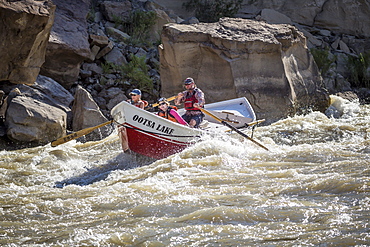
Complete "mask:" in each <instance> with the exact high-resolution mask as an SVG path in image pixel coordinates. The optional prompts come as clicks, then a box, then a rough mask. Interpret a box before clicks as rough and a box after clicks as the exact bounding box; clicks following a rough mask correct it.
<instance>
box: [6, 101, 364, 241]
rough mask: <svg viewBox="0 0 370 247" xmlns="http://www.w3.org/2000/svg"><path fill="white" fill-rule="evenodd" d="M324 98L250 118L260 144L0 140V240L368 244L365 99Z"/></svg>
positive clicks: (235, 139) (234, 140)
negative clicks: (152, 146)
mask: <svg viewBox="0 0 370 247" xmlns="http://www.w3.org/2000/svg"><path fill="white" fill-rule="evenodd" d="M332 99H333V105H332V107H330V109H329V110H328V113H327V114H326V115H325V114H323V113H319V112H311V113H307V114H306V115H301V116H295V117H291V118H287V119H284V120H281V121H279V122H276V123H274V124H272V125H270V126H265V127H259V128H257V129H256V131H255V133H254V138H256V140H258V141H259V142H261V143H263V144H264V145H265V146H267V147H268V148H269V149H270V151H266V150H264V149H262V148H260V147H258V146H257V145H255V144H254V143H252V142H250V141H249V140H243V139H242V137H239V136H232V137H230V136H225V135H220V136H218V137H213V138H207V137H205V139H204V140H203V141H201V142H199V143H197V144H196V145H194V146H192V147H190V148H188V149H186V150H184V151H183V152H182V153H179V154H175V155H173V156H170V157H168V158H166V159H163V160H158V161H152V160H148V159H145V158H142V157H137V156H134V155H130V154H123V153H121V151H120V144H119V140H118V137H117V134H115V133H114V134H112V135H111V136H109V137H108V138H105V139H103V140H101V141H97V142H88V143H77V142H76V141H71V142H68V143H66V144H63V145H60V146H57V147H54V148H52V147H51V146H50V144H48V145H45V146H41V147H36V148H29V149H22V150H16V151H0V192H1V198H0V205H1V207H0V246H153V247H154V246H370V225H369V223H370V167H369V164H370V161H369V158H370V147H369V143H370V116H369V112H370V106H369V105H359V104H358V103H353V102H348V101H346V100H343V99H341V98H337V97H333V98H332ZM333 106H334V107H333ZM328 116H329V117H328ZM333 116H334V117H333Z"/></svg>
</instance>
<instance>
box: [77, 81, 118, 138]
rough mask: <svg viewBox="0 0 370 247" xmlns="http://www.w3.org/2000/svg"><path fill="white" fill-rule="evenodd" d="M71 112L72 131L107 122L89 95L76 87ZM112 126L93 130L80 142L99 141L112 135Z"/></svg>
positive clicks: (79, 87)
mask: <svg viewBox="0 0 370 247" xmlns="http://www.w3.org/2000/svg"><path fill="white" fill-rule="evenodd" d="M72 112H73V123H72V129H73V131H78V130H81V129H85V128H89V127H93V126H97V125H99V124H101V123H104V122H107V121H108V119H107V118H106V117H104V115H103V114H102V112H101V111H100V109H99V106H98V105H97V104H96V103H95V101H94V100H93V98H92V97H91V95H90V93H89V92H87V91H86V90H85V89H83V88H82V87H81V86H78V87H77V89H76V93H75V101H74V103H73V107H72ZM112 131H113V128H112V126H109V125H106V126H103V127H101V128H99V129H97V130H94V131H93V132H91V133H90V134H88V135H86V136H85V137H83V138H80V140H81V141H95V140H101V139H102V138H104V137H106V136H108V135H109V134H110V133H112Z"/></svg>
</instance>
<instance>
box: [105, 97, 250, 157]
mask: <svg viewBox="0 0 370 247" xmlns="http://www.w3.org/2000/svg"><path fill="white" fill-rule="evenodd" d="M204 109H206V110H207V111H208V112H210V113H212V114H213V115H214V116H216V118H218V119H221V120H222V121H225V122H227V123H228V124H230V125H231V126H232V127H235V128H238V129H239V128H243V127H248V126H249V124H250V123H252V122H255V121H256V116H255V113H254V111H253V109H252V107H251V105H250V103H249V102H248V100H247V99H246V98H245V97H242V98H237V99H232V100H226V101H221V102H216V103H211V104H206V105H205V107H204ZM183 112H184V109H180V110H179V113H180V115H182V114H183ZM111 115H112V116H113V119H114V121H115V123H116V124H117V128H118V133H119V136H120V140H121V144H122V149H123V151H127V150H131V151H133V152H135V153H138V154H142V155H145V156H148V157H151V158H154V159H162V158H165V157H167V156H170V155H172V154H174V153H178V152H180V151H182V150H184V149H185V148H186V147H188V146H190V145H192V144H194V143H195V142H197V141H199V140H200V138H201V137H202V135H203V134H205V133H206V132H212V131H214V130H217V131H219V130H228V128H227V127H225V126H224V125H222V124H220V122H219V121H217V120H215V117H211V116H209V115H206V116H205V120H204V121H203V122H202V124H201V125H200V128H190V127H187V126H185V125H181V124H178V123H175V122H172V121H170V120H168V119H165V118H162V117H160V116H158V115H156V114H155V113H152V112H148V111H145V110H143V109H140V108H138V107H136V106H133V105H131V104H129V103H128V102H126V101H123V102H121V103H119V104H118V105H116V106H115V107H114V108H113V109H112V111H111Z"/></svg>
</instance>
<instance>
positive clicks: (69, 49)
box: [0, 0, 370, 149]
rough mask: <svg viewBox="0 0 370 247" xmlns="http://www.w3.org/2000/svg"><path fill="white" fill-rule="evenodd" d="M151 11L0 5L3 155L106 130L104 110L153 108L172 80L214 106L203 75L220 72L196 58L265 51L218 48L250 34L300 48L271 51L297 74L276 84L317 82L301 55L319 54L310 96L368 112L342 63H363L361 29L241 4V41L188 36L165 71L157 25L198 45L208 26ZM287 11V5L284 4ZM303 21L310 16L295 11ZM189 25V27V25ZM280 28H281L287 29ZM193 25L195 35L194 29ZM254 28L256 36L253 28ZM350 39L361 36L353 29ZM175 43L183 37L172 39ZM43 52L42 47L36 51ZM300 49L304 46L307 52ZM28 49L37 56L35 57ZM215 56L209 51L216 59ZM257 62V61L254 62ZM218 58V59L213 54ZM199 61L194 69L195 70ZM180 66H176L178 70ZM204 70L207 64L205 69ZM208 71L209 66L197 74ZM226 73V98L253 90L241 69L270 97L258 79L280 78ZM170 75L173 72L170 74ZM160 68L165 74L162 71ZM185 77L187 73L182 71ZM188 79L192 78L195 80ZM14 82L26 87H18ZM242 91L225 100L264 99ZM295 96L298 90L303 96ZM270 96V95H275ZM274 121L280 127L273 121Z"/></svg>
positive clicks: (143, 5) (149, 6)
mask: <svg viewBox="0 0 370 247" xmlns="http://www.w3.org/2000/svg"><path fill="white" fill-rule="evenodd" d="M160 2H161V1H128V0H127V1H118V2H116V1H88V0H81V1H78V2H74V3H69V2H65V1H62V0H54V1H53V3H51V2H49V1H44V4H43V5H37V8H31V9H33V11H29V9H30V8H28V7H27V4H29V3H28V2H26V1H20V2H17V3H7V4H4V3H2V4H1V5H0V11H1V13H3V14H2V16H6V18H5V19H4V23H8V24H6V25H4V26H2V27H1V28H2V30H3V31H2V33H5V34H6V36H7V39H6V40H4V42H3V43H2V49H1V55H2V57H3V58H4V62H3V67H1V69H2V71H3V72H4V71H8V72H7V73H3V74H1V76H0V80H1V88H0V89H1V90H2V91H3V94H2V95H0V96H1V98H0V99H1V110H0V115H1V117H2V125H1V128H0V135H1V136H2V143H3V145H2V146H3V147H4V148H7V149H9V148H14V147H27V146H34V145H40V144H45V143H48V142H50V141H52V140H53V139H56V138H59V137H60V136H62V135H63V134H64V133H66V131H77V130H79V129H82V128H86V127H90V126H95V125H97V124H99V123H101V122H104V121H107V119H109V118H110V115H109V112H110V110H111V109H112V108H113V107H114V105H116V104H117V103H118V102H120V101H122V100H125V99H127V96H128V93H129V92H130V91H131V90H132V89H133V88H137V87H138V88H140V89H142V91H143V98H145V99H146V100H148V101H149V102H150V103H153V102H155V101H156V99H157V98H158V97H160V96H172V94H173V93H174V92H175V91H177V90H179V89H181V80H182V79H183V77H187V76H193V77H195V78H196V79H197V82H199V83H198V85H199V86H201V87H202V88H205V89H207V90H206V94H208V95H206V96H208V99H209V100H211V101H215V100H219V99H220V98H217V97H214V96H215V95H220V97H222V94H218V93H215V92H218V91H220V92H225V90H224V88H223V85H225V84H222V83H221V84H220V85H219V86H217V87H215V86H214V84H213V82H214V81H217V79H218V78H219V75H218V74H217V72H215V71H216V70H215V71H211V72H210V71H208V69H209V68H217V66H214V65H215V61H217V63H218V65H220V64H222V60H219V59H218V58H217V59H214V58H215V57H212V56H213V55H212V54H216V53H218V51H213V52H208V53H206V52H202V49H203V51H211V49H214V48H215V47H217V45H218V44H222V46H223V47H222V48H221V50H222V52H221V53H225V54H229V55H228V56H229V58H228V60H229V61H231V60H232V59H236V58H238V59H240V58H242V57H243V56H244V55H240V54H244V53H243V52H244V51H242V49H244V50H247V51H250V50H251V49H252V47H254V48H256V47H258V46H259V47H263V46H264V42H265V46H266V47H268V45H269V41H268V40H262V39H260V40H258V39H254V40H250V42H249V43H248V44H247V43H245V44H243V46H239V48H240V47H242V49H239V48H235V47H228V46H225V45H224V44H226V42H225V41H226V40H230V39H231V40H232V39H235V38H236V36H235V35H244V36H248V35H249V34H251V32H252V31H251V30H255V33H254V34H253V36H254V37H258V35H261V36H263V35H265V36H266V35H267V36H268V35H271V37H272V36H275V37H278V36H279V38H276V41H273V42H277V43H276V44H277V47H278V46H282V47H284V45H285V47H289V46H286V44H287V43H285V44H284V42H285V41H284V42H283V40H290V41H289V42H290V43H292V41H293V40H298V39H296V38H297V37H301V36H302V38H299V40H300V42H301V43H300V45H299V46H300V47H302V48H301V50H299V52H298V50H297V49H296V48H294V49H291V48H289V52H290V53H291V56H290V55H289V54H287V50H283V49H282V50H279V49H280V48H278V52H277V53H276V55H277V56H280V57H286V58H288V57H290V58H294V59H290V60H289V59H285V60H284V59H283V62H282V64H284V63H286V62H287V61H289V62H288V63H286V65H289V64H291V65H294V64H295V65H297V66H298V67H297V70H292V71H289V72H288V73H287V74H286V75H288V76H286V75H285V77H289V78H298V77H301V78H311V77H312V72H313V71H316V72H315V73H316V74H317V73H318V72H317V69H315V66H316V64H315V63H313V59H312V57H311V58H310V56H311V55H310V52H309V49H313V48H315V49H324V48H325V47H326V48H328V54H327V56H326V57H324V62H325V63H328V62H330V64H329V66H328V69H327V70H326V71H325V74H324V77H323V79H320V78H321V77H320V76H315V78H318V79H310V80H308V81H312V82H313V84H315V85H316V86H315V87H316V88H317V87H318V88H319V89H320V90H319V91H322V92H324V91H326V92H327V93H325V94H327V95H329V94H335V93H338V92H348V91H351V92H352V93H351V94H348V93H347V94H343V93H342V95H350V98H351V99H353V98H356V97H359V98H360V100H361V101H362V102H363V103H368V102H369V95H370V93H369V90H368V89H366V88H354V87H353V86H352V85H351V83H350V81H349V78H350V76H349V75H348V70H347V69H346V68H347V61H348V57H356V56H357V57H358V56H359V54H365V53H366V51H368V49H369V47H370V45H369V42H368V41H366V40H368V39H367V38H366V37H367V36H366V35H367V33H366V30H367V29H364V28H363V29H362V30H363V31H364V32H363V34H361V35H357V34H356V33H352V32H350V31H348V30H347V29H346V28H342V29H341V27H343V25H342V24H340V23H339V24H336V25H335V28H332V30H330V28H331V26H330V25H329V24H325V23H332V22H330V18H329V17H325V18H324V16H323V15H322V13H321V14H320V15H321V17H320V18H321V21H320V25H318V26H317V25H314V23H312V22H310V21H309V20H310V19H312V18H313V16H312V15H311V14H310V15H307V16H306V19H304V20H301V18H302V17H301V16H299V18H298V15H289V13H284V11H282V9H281V8H279V7H278V6H277V7H276V10H272V9H269V10H268V9H266V8H268V7H269V6H262V5H261V6H256V5H255V4H254V5H253V4H252V5H250V6H249V7H248V6H247V5H246V4H244V5H243V8H242V9H241V10H240V12H239V13H238V16H239V17H242V18H244V19H249V20H250V22H249V24H248V25H249V29H248V28H247V29H244V31H240V32H239V33H238V34H236V33H234V34H233V30H235V28H234V29H230V30H227V29H225V30H224V31H223V33H224V34H225V35H226V34H227V32H229V34H230V35H231V36H227V35H226V36H225V37H224V38H225V40H223V39H222V37H221V38H220V39H219V40H217V42H216V43H212V42H213V41H214V40H216V39H214V38H211V40H213V41H212V42H208V41H207V42H204V40H199V42H198V43H197V42H195V41H196V38H195V39H194V37H191V36H188V37H187V42H189V43H188V44H191V46H184V43H182V44H181V45H180V46H178V47H179V48H176V49H173V53H172V55H173V56H174V57H175V58H176V59H178V60H177V63H172V62H170V60H169V59H168V60H166V59H167V58H166V59H164V56H163V54H162V56H161V57H160V51H159V49H158V47H159V46H158V45H160V44H161V43H163V41H166V42H167V41H168V40H171V39H174V38H175V37H176V35H178V34H179V33H172V34H171V33H170V34H169V32H166V33H165V35H166V36H163V34H162V36H161V35H160V33H161V31H162V27H163V25H164V24H166V23H174V24H179V23H182V28H185V29H186V28H188V29H193V28H195V27H196V25H198V27H196V29H197V30H198V31H197V32H198V37H201V36H202V35H203V36H204V37H205V36H207V35H210V37H212V34H209V33H210V30H212V28H213V29H214V28H215V24H205V23H204V24H197V23H198V22H199V21H197V19H196V18H194V17H192V16H179V15H177V14H176V13H175V12H174V11H172V10H170V9H168V8H166V6H164V5H160V4H158V3H160ZM175 2H176V1H175ZM286 2H287V3H286V4H288V5H289V3H288V2H289V1H286ZM21 3H23V4H24V5H22V4H21ZM54 4H55V5H54ZM172 4H174V2H173V3H172ZM291 4H292V3H291ZM328 4H329V3H328ZM345 4H349V3H342V5H343V6H341V8H343V9H346V12H345V13H346V14H348V15H349V14H350V13H351V10H353V8H352V7H348V6H347V7H348V8H345V7H346V6H345ZM292 6H293V5H292ZM270 7H271V6H270ZM302 8H303V7H302ZM325 8H326V10H328V9H329V8H328V7H327V5H326V7H325ZM71 9H78V10H79V11H75V12H74V11H70V10H71ZM36 10H38V11H36ZM257 10H259V11H257ZM278 11H280V12H278ZM366 11H369V8H368V6H367V7H366V6H365V7H364V8H362V9H361V13H363V12H366ZM15 12H19V13H23V16H22V15H21V14H19V18H23V22H22V23H23V26H22V28H21V29H17V28H19V27H15V26H14V25H12V24H11V23H14V20H13V19H11V18H10V16H16V17H17V14H15V15H12V14H14V13H15ZM133 13H135V14H133ZM294 13H295V12H294ZM303 13H312V12H305V11H303ZM328 13H330V11H328ZM284 14H286V15H284ZM21 16H22V17H21ZM24 16H26V18H25V17H24ZM361 16H362V14H361V15H359V18H361ZM34 17H38V18H34ZM154 17H155V18H154ZM135 18H136V19H135ZM30 20H32V22H31V21H30ZM366 22H369V20H368V19H366V20H364V23H366ZM67 23H68V25H67ZM134 23H135V25H134ZM191 23H193V24H192V25H189V24H191ZM262 23H263V24H262ZM282 23H288V24H289V25H286V24H282ZM184 24H186V25H184ZM141 25H143V26H144V28H143V29H140V28H141V27H142V26H141ZM193 25H194V26H193ZM200 25H201V26H203V27H202V28H199V27H200ZM263 25H265V27H264V28H261V26H263ZM325 25H328V26H325ZM361 25H362V24H361ZM216 26H217V25H216ZM221 26H223V27H225V26H227V25H226V23H225V20H224V21H223V22H220V23H219V26H218V30H220V29H219V27H221ZM368 26H370V25H368ZM368 26H367V27H368ZM36 27H44V29H40V28H39V29H37V28H36ZM272 27H274V28H275V29H276V30H278V29H281V30H284V29H285V30H293V31H292V32H291V33H290V34H289V35H291V37H292V38H287V37H288V36H289V35H286V36H287V37H284V38H281V37H283V36H284V35H283V33H280V34H279V32H278V31H277V32H276V34H273V32H272V31H268V32H270V34H267V33H268V32H267V33H266V30H268V29H269V28H272ZM364 27H366V25H365V26H364ZM17 30H18V32H19V30H21V32H23V33H22V37H37V38H38V39H33V43H32V41H30V40H32V39H29V40H26V39H22V40H21V39H20V37H21V36H19V35H18V34H17ZM135 30H142V32H139V33H138V32H135ZM167 30H168V29H167ZM173 30H174V29H173ZM202 30H203V31H202ZM271 30H272V29H271ZM294 30H296V31H294ZM353 30H361V29H359V27H357V26H354V28H353ZM31 31H32V32H31ZM243 32H244V33H243ZM356 32H358V31H356ZM48 33H50V36H49V37H48V36H47V35H46V34H48ZM211 33H212V31H211ZM169 35H170V36H169ZM180 35H182V34H181V33H180ZM163 37H165V40H163ZM182 37H185V36H182ZM239 38H240V37H239ZM176 39H177V38H176ZM241 39H243V37H241ZM177 41H178V39H177ZM177 41H176V42H177ZM17 42H18V43H19V44H27V45H23V46H22V49H21V50H17V49H15V48H16V46H14V44H18V43H17ZM171 42H172V41H171ZM261 42H262V43H261ZM46 43H47V46H46V45H45V44H46ZM293 43H294V42H293ZM37 44H43V45H37ZM168 44H169V43H165V44H164V45H167V47H169V46H168ZM173 44H175V43H174V42H172V43H171V45H173ZM235 44H237V42H236V43H235ZM305 45H306V46H307V47H306V48H305ZM207 46H208V47H209V48H207ZM5 47H9V49H5ZM34 47H37V49H35V48H34ZM189 47H198V48H199V49H198V48H197V49H198V50H197V51H198V52H195V53H194V54H193V55H194V56H193V58H191V59H190V58H189V54H190V52H191V50H193V51H195V50H194V48H192V49H187V48H189ZM202 47H203V48H202ZM220 47H221V46H218V49H219V48H220ZM236 47H238V46H236ZM243 47H244V48H243ZM292 47H294V46H292ZM295 47H297V46H295ZM27 48H28V49H27ZM221 53H220V54H221ZM19 54H22V56H19ZM220 54H219V55H220ZM230 54H231V55H230ZM236 54H238V56H239V57H237V56H236ZM246 54H248V52H247V53H246ZM258 54H261V53H260V52H258ZM281 54H283V55H281ZM305 54H307V55H305ZM219 55H217V56H219ZM221 56H223V55H222V54H221ZM269 56H270V57H271V53H269V54H267V53H266V54H265V56H263V55H262V56H261V57H260V58H259V61H263V60H264V59H265V61H270V60H269V58H268V57H269ZM304 57H306V58H309V59H308V60H307V61H310V63H312V64H313V65H309V68H308V69H305V70H302V68H303V67H304V66H306V65H307V63H306V65H303V64H300V63H299V61H303V60H302V58H304ZM24 58H26V59H24ZM186 58H188V59H186ZM198 58H200V59H201V60H202V61H203V63H197V62H196V61H197V59H198ZM171 59H172V58H171ZM181 59H182V60H183V61H182V62H181V63H178V62H179V61H180V60H181ZM230 59H231V60H230ZM266 59H267V60H266ZM172 61H175V60H172ZM184 61H185V63H184ZM204 61H209V62H206V63H204ZM284 61H285V62H284ZM310 63H309V64H310ZM325 63H324V65H325ZM207 64H208V66H206V65H207ZM230 64H231V67H230V68H231V71H233V72H232V73H231V74H230V77H228V78H227V80H226V81H227V83H229V84H230V85H229V86H230V88H233V87H235V85H239V86H240V85H242V88H243V87H244V88H247V89H248V90H249V89H251V88H252V87H251V85H247V84H246V82H247V81H248V80H249V83H252V82H253V80H252V81H251V80H250V79H251V77H249V79H248V74H246V75H242V73H241V72H242V71H245V68H249V70H250V72H253V73H256V71H259V72H258V77H254V78H259V79H255V80H254V82H253V83H254V84H255V85H262V84H266V83H267V82H268V83H272V84H271V85H270V86H267V87H266V88H265V89H266V90H267V89H268V88H276V85H277V84H276V83H277V81H276V79H273V80H268V78H269V77H270V78H272V77H271V73H267V72H266V71H270V72H271V71H272V69H274V71H275V72H277V73H280V72H278V70H275V68H273V67H270V68H269V69H267V70H266V63H262V62H260V63H255V62H253V60H251V61H250V62H248V63H246V64H244V65H243V66H239V67H237V66H235V63H234V65H232V63H230ZM251 64H253V66H251ZM4 65H6V66H4ZM17 66H18V67H17ZM169 66H172V67H171V68H169ZM212 66H213V67H212ZM165 67H167V68H168V70H163V69H164V68H165ZM190 67H191V69H187V68H190ZM291 67H294V66H289V68H291ZM37 68H39V69H37ZM223 68H225V67H223ZM282 68H284V67H282ZM286 68H288V67H286ZM161 69H162V71H161ZM319 69H320V68H319ZM197 71H198V72H199V71H201V72H202V73H203V76H202V75H201V74H199V73H198V72H197ZM283 71H285V72H282V73H283V74H284V73H286V72H287V70H286V69H284V70H283ZM302 71H304V72H302ZM321 74H323V71H321ZM16 75H17V76H16ZM205 75H207V76H205ZM275 75H276V73H275V74H274V76H275ZM22 78H27V80H25V79H22ZM243 78H244V79H243ZM266 78H267V80H266ZM22 80H23V81H22ZM288 81H289V80H288ZM304 81H307V80H306V79H303V80H302V82H304ZM33 82H36V83H33ZM298 82H299V80H298ZM15 83H18V84H15ZM256 83H257V84H256ZM274 83H275V85H274ZM284 83H286V82H284V80H283V81H281V82H279V83H278V84H284ZM304 83H306V82H304ZM288 84H289V83H288ZM288 84H285V86H284V88H285V89H284V90H285V91H284V90H283V91H281V90H280V89H279V92H282V95H288V96H287V97H286V98H285V99H284V97H285V96H282V97H283V99H284V100H283V101H282V102H278V106H279V107H283V108H284V107H285V106H284V104H285V103H284V102H290V103H289V104H291V103H292V99H293V98H292V96H289V95H292V94H291V93H292V91H291V89H290V88H289V87H288ZM305 87H307V86H305ZM296 88H297V87H296ZM248 90H247V91H245V90H244V91H245V92H244V91H243V90H236V91H235V92H232V93H231V94H235V95H234V96H245V97H247V98H249V99H250V100H252V99H253V98H255V97H256V95H260V96H261V95H263V93H262V92H263V91H261V90H260V89H258V87H257V88H256V89H255V91H254V92H252V93H251V91H248ZM303 90H306V89H305V88H303ZM270 91H271V90H270ZM272 93H273V94H275V92H274V91H272ZM169 94H171V95H169ZM294 94H296V93H294ZM309 94H311V93H309ZM299 95H300V94H298V97H297V99H298V100H300V99H302V97H299ZM234 96H233V97H234ZM230 97H231V96H230ZM251 97H252V98H251ZM279 97H280V96H279ZM261 98H263V97H261ZM280 98H281V97H280ZM297 102H298V101H297ZM313 103H314V102H313ZM255 106H256V112H257V115H258V114H259V115H260V116H262V117H263V118H268V119H273V118H274V119H275V118H276V116H272V115H271V114H272V113H273V111H271V110H269V108H265V109H263V107H262V108H261V107H260V106H261V102H258V101H256V102H255ZM292 106H293V107H292V108H294V107H295V106H294V104H293V105H292ZM307 107H310V105H307ZM283 108H282V109H283ZM283 112H284V111H282V113H281V114H283V115H284V116H286V114H288V112H289V111H285V113H283ZM292 113H293V114H294V112H290V114H292ZM269 114H270V115H269ZM281 114H280V115H279V117H282V115H281ZM274 121H275V120H274ZM111 131H112V128H110V127H109V126H108V127H105V128H104V129H102V130H100V131H97V132H95V133H92V134H91V135H90V136H86V137H85V138H84V140H96V139H99V138H102V137H104V136H106V135H108V134H109V133H110V132H111Z"/></svg>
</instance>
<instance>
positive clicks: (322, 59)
mask: <svg viewBox="0 0 370 247" xmlns="http://www.w3.org/2000/svg"><path fill="white" fill-rule="evenodd" d="M311 54H312V56H313V58H314V59H315V62H316V64H317V67H318V68H319V70H320V72H321V75H322V76H324V75H325V74H326V73H327V72H328V70H329V69H330V67H331V66H332V64H333V63H334V62H335V60H336V56H333V58H331V59H330V58H329V55H330V53H329V48H326V49H316V48H312V49H311Z"/></svg>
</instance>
